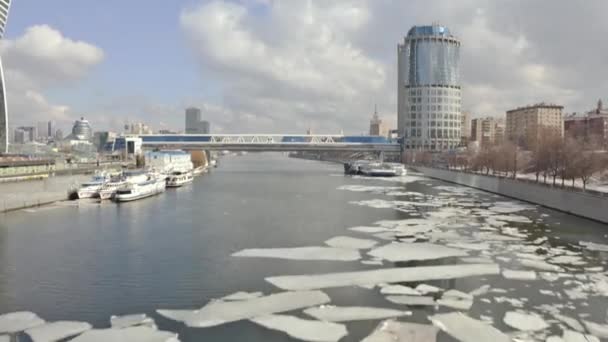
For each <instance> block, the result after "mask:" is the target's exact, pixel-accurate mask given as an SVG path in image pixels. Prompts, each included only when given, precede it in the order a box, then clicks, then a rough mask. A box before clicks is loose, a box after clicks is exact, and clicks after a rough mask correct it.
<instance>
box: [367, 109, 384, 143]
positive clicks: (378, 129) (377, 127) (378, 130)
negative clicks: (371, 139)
mask: <svg viewBox="0 0 608 342" xmlns="http://www.w3.org/2000/svg"><path fill="white" fill-rule="evenodd" d="M369 135H372V136H380V135H382V120H380V118H379V117H378V108H374V116H373V117H372V119H371V120H370V121H369Z"/></svg>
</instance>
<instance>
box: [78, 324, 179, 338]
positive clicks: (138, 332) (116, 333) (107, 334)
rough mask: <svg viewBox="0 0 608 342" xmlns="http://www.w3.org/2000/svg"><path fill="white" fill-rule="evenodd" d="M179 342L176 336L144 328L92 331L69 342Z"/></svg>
mask: <svg viewBox="0 0 608 342" xmlns="http://www.w3.org/2000/svg"><path fill="white" fill-rule="evenodd" d="M123 341H124V342H126V341H129V342H179V339H178V338H177V334H175V333H172V332H168V331H160V330H156V329H153V328H150V327H146V326H138V327H130V328H125V329H93V330H89V331H86V332H85V333H84V334H82V335H80V336H78V337H76V338H74V339H72V340H70V342H123Z"/></svg>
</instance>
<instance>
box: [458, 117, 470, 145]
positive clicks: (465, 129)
mask: <svg viewBox="0 0 608 342" xmlns="http://www.w3.org/2000/svg"><path fill="white" fill-rule="evenodd" d="M469 140H471V113H469V112H461V113H460V145H461V146H467V144H468V143H469Z"/></svg>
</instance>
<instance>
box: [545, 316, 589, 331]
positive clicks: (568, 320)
mask: <svg viewBox="0 0 608 342" xmlns="http://www.w3.org/2000/svg"><path fill="white" fill-rule="evenodd" d="M553 317H555V319H557V320H558V321H561V322H563V323H566V325H568V326H569V327H570V328H572V329H574V330H576V331H580V332H585V329H584V328H583V325H582V324H581V323H580V322H579V321H578V320H576V319H574V318H572V317H568V316H564V315H561V314H558V313H555V314H553Z"/></svg>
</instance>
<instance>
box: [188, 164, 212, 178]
mask: <svg viewBox="0 0 608 342" xmlns="http://www.w3.org/2000/svg"><path fill="white" fill-rule="evenodd" d="M207 171H209V170H207V166H199V167H195V168H194V169H193V170H192V175H193V176H199V175H201V174H203V173H206V172H207Z"/></svg>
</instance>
